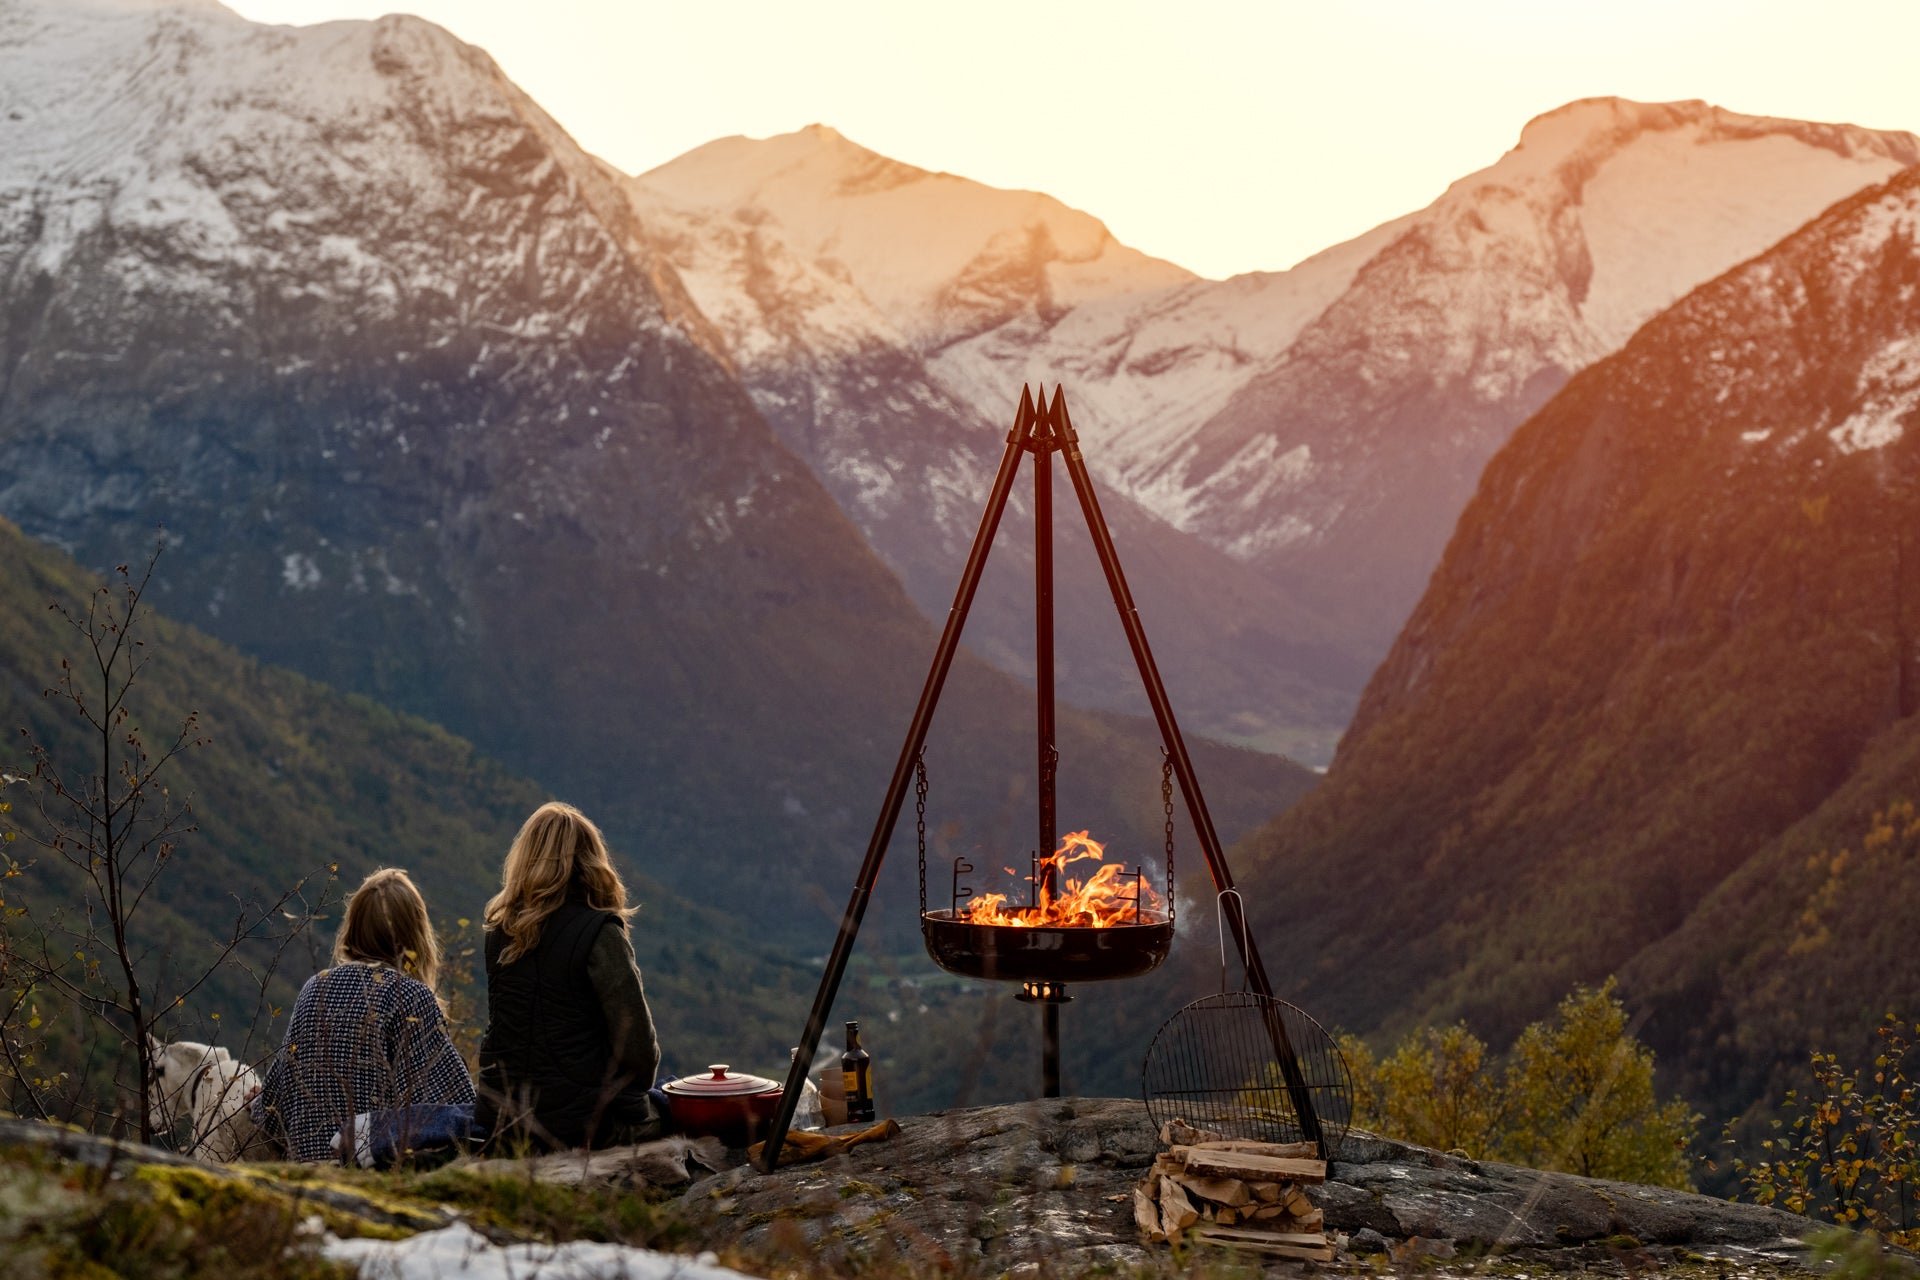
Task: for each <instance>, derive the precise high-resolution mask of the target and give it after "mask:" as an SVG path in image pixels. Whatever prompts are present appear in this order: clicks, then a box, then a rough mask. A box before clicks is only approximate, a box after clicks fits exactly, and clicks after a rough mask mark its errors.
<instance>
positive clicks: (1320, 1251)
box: [1193, 1226, 1334, 1262]
mask: <svg viewBox="0 0 1920 1280" xmlns="http://www.w3.org/2000/svg"><path fill="white" fill-rule="evenodd" d="M1193 1236H1194V1239H1196V1240H1205V1241H1207V1242H1208V1243H1211V1244H1223V1245H1232V1246H1233V1247H1235V1248H1237V1249H1251V1250H1255V1251H1257V1252H1260V1253H1266V1254H1272V1255H1273V1256H1275V1257H1280V1258H1303V1259H1306V1260H1308V1261H1311V1262H1332V1261H1333V1256H1334V1247H1333V1243H1332V1242H1331V1241H1329V1240H1328V1239H1327V1238H1326V1237H1325V1236H1323V1235H1319V1234H1314V1233H1308V1232H1287V1231H1259V1230H1255V1229H1254V1228H1252V1227H1220V1226H1212V1227H1200V1228H1198V1229H1196V1230H1195V1231H1194V1233H1193Z"/></svg>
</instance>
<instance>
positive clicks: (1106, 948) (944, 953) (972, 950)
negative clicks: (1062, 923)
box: [920, 911, 1173, 982]
mask: <svg viewBox="0 0 1920 1280" xmlns="http://www.w3.org/2000/svg"><path fill="white" fill-rule="evenodd" d="M920 933H921V935H922V936H923V937H924V938H925V939H926V943H927V954H928V955H930V956H932V957H933V961H934V963H935V964H937V965H939V966H940V967H941V968H942V969H945V970H946V971H947V972H948V973H957V974H960V975H961V976H962V977H967V978H987V979H993V980H998V981H1008V982H1035V981H1043V982H1102V981H1106V980H1108V979H1113V978H1137V977H1139V976H1140V975H1141V974H1143V973H1150V972H1152V971H1153V970H1154V969H1157V968H1159V967H1160V962H1161V961H1162V960H1165V959H1166V958H1167V952H1168V951H1169V950H1170V949H1171V948H1172V947H1173V921H1171V920H1159V921H1151V920H1150V921H1148V922H1147V923H1145V924H1116V925H1112V926H1110V927H1108V928H1105V929H1086V928H1078V929H1076V928H1064V927H1057V926H1040V927H1036V928H1023V927H1020V926H1018V925H1004V924H974V923H973V922H972V921H969V920H956V919H954V918H953V912H951V911H925V912H922V913H921V915H920Z"/></svg>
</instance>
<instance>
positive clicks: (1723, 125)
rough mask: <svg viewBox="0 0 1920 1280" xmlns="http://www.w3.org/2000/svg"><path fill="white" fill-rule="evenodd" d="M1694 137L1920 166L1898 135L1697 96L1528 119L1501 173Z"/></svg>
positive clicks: (1611, 103) (1915, 144)
mask: <svg viewBox="0 0 1920 1280" xmlns="http://www.w3.org/2000/svg"><path fill="white" fill-rule="evenodd" d="M1679 132H1690V133H1692V134H1693V135H1694V137H1695V139H1696V140H1697V141H1699V142H1732V141H1752V140H1757V139H1762V138H1768V137H1780V138H1791V139H1794V140H1796V141H1799V142H1802V143H1806V144H1808V145H1810V146H1814V147H1818V148H1820V149H1821V150H1823V151H1830V152H1832V153H1833V154H1835V155H1837V156H1840V157H1842V158H1843V159H1865V158H1883V159H1888V160H1892V161H1894V162H1896V163H1898V164H1900V165H1903V166H1904V165H1911V164H1920V139H1916V138H1915V137H1914V135H1912V134H1911V133H1906V132H1902V131H1896V130H1879V129H1866V128H1862V127H1860V126H1859V125H1853V124H1823V123H1819V122H1815V121H1808V120H1788V119H1783V118H1781V117H1778V116H1754V115H1747V114H1744V113H1742V112H1739V111H1729V110H1727V109H1726V108H1725V107H1718V106H1715V105H1713V104H1712V103H1709V102H1704V101H1702V100H1700V99H1698V98H1689V99H1686V100H1684V101H1679V102H1636V101H1634V100H1632V99H1630V98H1613V97H1601V98H1581V99H1578V100H1576V101H1573V102H1569V103H1567V104H1565V105H1564V106H1559V107H1555V108H1554V109H1553V110H1551V111H1548V112H1544V113H1543V114H1541V115H1538V116H1535V117H1534V118H1533V119H1531V120H1529V121H1528V122H1527V124H1526V126H1525V127H1524V128H1523V129H1521V131H1520V140H1519V142H1518V143H1516V144H1515V145H1514V148H1513V150H1512V151H1510V152H1508V153H1507V155H1506V157H1505V158H1503V160H1502V161H1501V163H1500V164H1499V165H1497V166H1495V167H1496V168H1497V169H1507V168H1509V167H1510V165H1511V162H1513V161H1515V160H1518V159H1520V158H1522V157H1524V158H1525V159H1526V160H1527V161H1529V162H1530V163H1529V164H1528V165H1526V166H1525V167H1528V168H1531V167H1533V166H1535V165H1540V166H1546V167H1555V168H1557V167H1560V166H1562V165H1566V164H1568V163H1569V162H1571V163H1572V164H1573V165H1574V166H1575V167H1576V168H1580V167H1584V166H1588V165H1591V164H1593V163H1594V162H1597V161H1598V160H1600V159H1603V158H1605V157H1606V156H1607V155H1610V154H1612V153H1614V152H1617V151H1619V150H1621V149H1622V148H1623V147H1626V146H1628V145H1630V144H1631V143H1633V142H1635V141H1636V140H1638V139H1641V138H1643V137H1646V136H1647V135H1650V134H1657V133H1679Z"/></svg>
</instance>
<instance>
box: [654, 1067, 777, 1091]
mask: <svg viewBox="0 0 1920 1280" xmlns="http://www.w3.org/2000/svg"><path fill="white" fill-rule="evenodd" d="M707 1070H708V1071H711V1072H712V1073H713V1074H712V1075H708V1076H682V1077H681V1078H680V1079H678V1080H669V1081H667V1082H666V1083H665V1084H663V1085H661V1086H660V1087H661V1088H662V1089H664V1090H666V1091H667V1092H668V1093H677V1094H679V1095H681V1096H682V1097H688V1098H732V1097H738V1096H740V1095H742V1094H749V1093H766V1092H767V1091H768V1090H770V1089H778V1088H780V1085H779V1084H777V1083H776V1082H774V1081H772V1080H766V1079H763V1078H761V1077H760V1076H742V1075H728V1074H727V1072H728V1070H729V1068H728V1066H727V1064H726V1063H724V1062H721V1063H716V1064H714V1065H713V1066H710V1067H708V1068H707Z"/></svg>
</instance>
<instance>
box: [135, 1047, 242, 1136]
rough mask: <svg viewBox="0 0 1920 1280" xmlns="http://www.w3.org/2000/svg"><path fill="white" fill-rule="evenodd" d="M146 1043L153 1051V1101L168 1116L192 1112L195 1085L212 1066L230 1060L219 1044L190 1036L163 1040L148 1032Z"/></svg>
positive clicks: (229, 1055) (229, 1056) (231, 1058)
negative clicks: (168, 1040) (208, 1042)
mask: <svg viewBox="0 0 1920 1280" xmlns="http://www.w3.org/2000/svg"><path fill="white" fill-rule="evenodd" d="M147 1047H148V1049H149V1050H150V1051H151V1052H152V1054H153V1086H154V1087H153V1098H154V1102H155V1103H156V1104H158V1105H159V1106H160V1107H161V1108H162V1109H163V1110H164V1111H165V1112H166V1113H167V1114H168V1115H169V1116H184V1115H190V1114H192V1112H193V1094H194V1092H195V1088H196V1086H197V1085H199V1084H200V1082H201V1080H202V1079H203V1078H204V1077H205V1076H206V1075H207V1074H208V1073H209V1072H211V1071H212V1070H213V1069H214V1068H216V1067H219V1066H220V1065H221V1064H223V1063H227V1062H232V1061H233V1055H232V1054H230V1053H228V1052H227V1051H226V1050H225V1049H223V1048H221V1047H220V1046H219V1045H212V1044H199V1043H196V1042H195V1041H192V1040H176V1041H174V1042H173V1043H172V1044H164V1043H162V1042H161V1041H159V1040H157V1039H155V1038H154V1037H152V1036H148V1037H147Z"/></svg>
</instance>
